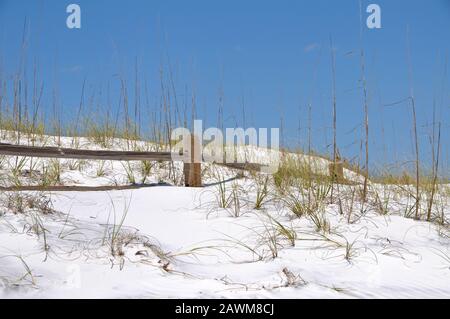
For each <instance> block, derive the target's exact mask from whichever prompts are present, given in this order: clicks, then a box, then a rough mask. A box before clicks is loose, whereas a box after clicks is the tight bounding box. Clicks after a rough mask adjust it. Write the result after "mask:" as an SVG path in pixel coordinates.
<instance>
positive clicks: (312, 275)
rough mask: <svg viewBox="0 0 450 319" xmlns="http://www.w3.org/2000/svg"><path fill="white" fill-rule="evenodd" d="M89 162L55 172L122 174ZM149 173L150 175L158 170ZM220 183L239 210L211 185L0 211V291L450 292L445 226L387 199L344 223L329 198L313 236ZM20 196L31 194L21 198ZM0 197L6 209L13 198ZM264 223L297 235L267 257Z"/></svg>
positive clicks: (94, 180)
mask: <svg viewBox="0 0 450 319" xmlns="http://www.w3.org/2000/svg"><path fill="white" fill-rule="evenodd" d="M66 143H69V142H68V141H66ZM85 143H86V145H87V144H88V142H87V141H85ZM95 165H97V164H95ZM95 165H94V164H91V165H87V166H86V169H84V170H70V169H68V168H67V167H65V166H63V172H62V176H63V180H64V181H65V182H66V183H67V184H72V185H105V184H106V185H109V184H110V183H111V180H114V183H117V182H119V181H120V182H124V181H125V180H126V179H125V177H124V176H123V175H121V174H125V172H124V171H123V167H122V170H121V169H120V164H117V163H116V164H110V163H109V164H107V166H106V168H105V170H106V174H105V176H102V177H98V176H96V170H97V168H96V167H95ZM111 165H116V166H111ZM325 165H326V163H325ZM325 167H326V166H325ZM136 170H137V169H136ZM2 174H3V175H5V174H8V166H4V168H3V171H2ZM224 174H225V175H226V176H227V177H233V176H234V175H233V174H234V173H233V172H231V171H225V172H224ZM152 178H153V179H154V180H152V181H156V182H157V181H158V179H160V178H161V176H159V177H152ZM206 181H207V182H212V181H213V180H209V181H208V179H206ZM225 185H226V186H227V187H230V186H231V185H238V186H239V187H242V189H245V190H246V191H245V192H243V193H242V196H243V198H244V199H243V205H242V208H241V214H242V216H240V217H238V218H235V217H232V216H231V214H230V211H229V210H225V209H219V208H217V203H216V195H217V194H218V189H217V187H218V186H217V185H214V184H213V185H211V186H208V187H205V188H202V189H193V188H184V187H176V186H155V187H149V188H144V189H139V190H128V191H110V192H80V193H76V192H60V193H58V192H55V193H51V194H45V196H47V198H49V199H51V203H52V205H53V208H54V210H55V212H54V213H52V214H48V215H44V214H42V213H37V212H35V211H33V210H30V211H29V212H27V213H21V214H13V213H12V211H11V209H8V208H5V207H3V208H2V209H1V210H0V298H18V297H21V298H130V297H133V298H161V297H169V298H179V297H182V298H204V297H213V298H219V297H225V298H265V297H268V298H354V297H363V298H373V297H375V298H392V297H397V298H435V297H437V298H449V297H450V259H449V256H450V238H449V229H448V226H447V228H439V227H438V226H436V225H434V224H431V223H427V222H417V221H414V220H412V219H407V218H404V217H402V216H400V213H401V209H400V208H399V209H397V210H396V209H395V207H392V213H391V214H389V215H386V216H381V215H379V214H377V213H376V212H373V211H368V212H366V213H364V214H363V216H361V218H359V219H358V220H357V221H356V222H354V223H352V224H348V223H347V220H346V217H345V216H343V215H340V214H339V213H338V209H337V206H336V205H328V206H327V208H326V217H327V219H328V220H329V223H330V225H331V231H330V233H328V234H326V235H323V234H321V233H319V232H316V230H315V227H314V225H313V224H312V222H311V221H310V220H309V219H307V218H297V219H293V218H292V217H291V216H292V214H290V213H289V212H288V211H287V210H286V209H285V208H283V207H281V206H280V205H279V204H277V203H276V202H270V203H267V204H266V206H265V208H264V210H262V211H257V210H254V209H252V205H251V201H252V199H253V198H254V195H255V194H254V193H255V192H254V189H252V181H251V180H249V179H240V180H230V181H228V182H226V184H225ZM27 194H30V195H33V196H38V195H39V194H37V193H23V194H22V195H24V196H26V195H27ZM0 196H1V200H2V201H3V204H4V205H2V206H7V205H5V204H6V202H7V198H8V196H14V194H0ZM245 201H247V202H245ZM446 209H447V211H446V213H447V214H448V206H446ZM273 219H276V221H277V222H279V223H281V224H283V225H285V226H286V227H288V228H291V229H292V230H295V232H296V233H297V239H296V240H295V242H294V245H292V243H291V242H290V241H289V240H287V239H286V238H283V237H282V236H275V238H276V239H275V240H276V248H277V249H276V251H277V256H276V258H274V256H273V254H274V251H273V245H271V239H273V238H274V237H273V236H272V237H271V235H273V234H275V233H276V223H275V222H274V221H273ZM121 221H123V225H122V226H117V225H120V224H121ZM113 225H116V226H113ZM39 227H40V228H39ZM36 228H37V229H36ZM43 229H45V231H43ZM114 235H116V237H114ZM112 238H115V241H114V243H113V239H112ZM112 248H113V249H115V256H113V255H112V253H111V249H112ZM271 248H272V250H271Z"/></svg>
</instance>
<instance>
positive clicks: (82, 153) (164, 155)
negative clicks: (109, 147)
mask: <svg viewBox="0 0 450 319" xmlns="http://www.w3.org/2000/svg"><path fill="white" fill-rule="evenodd" d="M0 155H8V156H28V157H45V158H68V159H87V160H102V161H104V160H111V161H171V160H172V153H170V152H128V151H101V150H81V149H71V148H61V147H37V146H23V145H12V144H0Z"/></svg>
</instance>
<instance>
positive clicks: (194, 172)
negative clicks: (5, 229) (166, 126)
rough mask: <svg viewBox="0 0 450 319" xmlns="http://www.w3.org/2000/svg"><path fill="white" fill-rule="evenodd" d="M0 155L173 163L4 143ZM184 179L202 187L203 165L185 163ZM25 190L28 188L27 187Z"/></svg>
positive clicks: (142, 155)
mask: <svg viewBox="0 0 450 319" xmlns="http://www.w3.org/2000/svg"><path fill="white" fill-rule="evenodd" d="M193 149H195V148H193ZM0 155H3V156H23V157H40V158H62V159H85V160H103V161H104V160H108V161H173V157H172V155H173V154H172V153H171V152H134V151H131V152H130V151H104V150H82V149H71V148H61V147H37V146H25V145H13V144H4V143H0ZM219 165H222V166H226V167H229V168H234V169H241V170H254V171H259V170H260V168H261V167H262V165H260V164H255V163H223V164H219ZM184 177H185V181H184V184H185V186H187V187H201V186H202V180H201V163H184ZM20 188H21V187H8V188H5V189H8V190H19V189H20ZM24 189H28V188H27V187H26V186H25V187H24ZM30 189H31V188H30Z"/></svg>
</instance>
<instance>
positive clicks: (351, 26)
mask: <svg viewBox="0 0 450 319" xmlns="http://www.w3.org/2000/svg"><path fill="white" fill-rule="evenodd" d="M70 3H76V4H79V5H80V6H81V10H82V28H81V29H80V30H70V29H68V28H67V27H66V24H65V21H66V18H67V15H68V14H67V13H66V6H67V5H68V4H70ZM362 3H363V7H364V8H365V7H367V5H368V4H370V3H377V4H379V5H380V6H381V9H382V29H379V30H369V29H367V28H366V27H364V28H363V39H362V42H361V41H360V36H359V30H360V23H359V19H360V18H359V1H358V0H342V1H331V0H315V1H312V0H311V1H310V0H304V1H300V0H296V1H287V0H283V1H265V0H258V1H253V0H248V1H236V0H227V1H199V0H192V1H174V0H172V1H170V0H165V1H154V0H145V1H144V0H142V1H139V0H129V1H106V0H95V1H93V0H89V1H86V0H78V1H76V0H72V1H61V0H53V1H51V0H36V1H23V0H14V1H12V0H0V59H1V60H0V61H1V64H0V66H1V68H2V73H3V74H6V75H8V76H11V75H12V74H14V72H17V70H18V68H19V64H20V52H21V49H20V48H21V39H22V34H23V26H24V21H25V19H26V20H27V25H28V27H27V29H28V42H27V43H28V45H27V49H26V57H27V59H26V60H27V68H28V70H29V71H28V72H29V73H31V72H32V71H31V70H32V68H33V67H32V66H33V61H38V68H39V73H40V76H41V79H42V81H43V82H44V84H45V95H44V101H46V103H45V105H46V108H47V109H48V110H49V109H50V105H51V103H50V101H51V95H52V90H53V89H56V90H57V92H58V93H59V101H60V103H61V108H62V113H63V116H64V117H65V118H67V119H69V118H70V117H71V115H73V114H74V113H75V112H76V110H77V107H78V103H79V100H80V91H81V86H82V83H83V80H84V79H86V83H87V93H86V94H87V95H89V94H92V92H96V91H97V92H99V91H100V88H104V87H105V86H106V85H107V83H108V82H109V83H110V85H111V88H112V91H113V92H112V94H111V95H112V98H117V99H118V97H119V93H118V92H117V91H118V85H117V76H116V75H117V74H122V75H124V76H125V77H126V78H127V79H128V80H129V82H130V84H131V83H132V82H133V79H134V66H135V61H136V59H137V61H138V65H139V76H140V79H141V81H143V79H144V78H145V79H147V83H148V88H149V92H150V99H151V103H150V104H151V105H152V106H154V107H156V105H157V103H158V101H159V95H160V83H159V69H160V66H161V65H164V67H165V68H166V69H167V66H168V60H170V65H171V68H172V70H173V74H174V76H173V77H174V85H175V88H176V92H177V95H178V96H179V100H180V101H181V100H186V98H188V99H190V98H191V95H192V92H193V91H195V94H196V97H197V105H198V114H199V116H198V117H199V118H202V119H204V120H206V121H207V125H215V124H216V118H217V105H218V100H219V90H220V88H221V87H222V88H223V92H224V98H225V99H224V107H225V118H226V120H227V122H226V125H227V126H234V125H235V123H236V122H237V124H238V125H242V122H243V116H242V105H243V104H244V108H245V125H246V126H254V127H279V126H280V118H283V128H284V134H283V140H284V142H285V144H286V145H289V146H291V147H294V146H298V145H301V146H305V143H306V139H307V129H306V128H307V124H308V121H307V120H308V114H307V105H308V103H309V102H311V105H312V130H313V144H314V147H315V149H317V150H318V151H321V152H329V151H330V148H329V145H330V143H331V136H332V135H331V133H332V131H331V125H332V122H331V110H332V109H331V107H332V106H331V63H330V61H331V57H330V43H329V42H330V36H331V37H332V39H333V43H334V47H335V50H336V81H337V84H336V85H337V108H338V143H339V146H340V150H341V153H342V154H344V155H345V156H347V157H349V158H352V157H355V156H358V154H359V142H360V139H361V138H362V135H361V134H362V131H361V129H362V128H361V123H362V120H363V99H362V89H361V85H360V83H359V79H360V59H359V50H360V48H361V47H363V48H364V50H365V53H366V68H367V70H366V73H367V74H366V77H367V86H368V90H369V108H370V125H371V126H370V137H371V143H370V148H371V153H372V159H371V160H372V163H373V164H375V165H376V164H381V163H384V162H386V161H387V162H399V161H407V160H410V159H412V158H413V146H412V139H411V136H412V135H411V134H412V132H411V112H410V108H409V107H408V105H407V104H405V103H403V104H399V105H397V106H395V107H386V106H384V105H386V104H389V103H392V102H396V101H399V100H402V99H404V98H406V97H407V96H408V94H409V81H408V64H407V61H406V57H407V45H406V28H407V25H409V28H410V43H411V45H410V46H411V56H412V58H411V60H412V69H413V87H414V90H415V96H416V100H417V101H416V104H417V113H418V115H417V116H418V122H419V123H418V124H419V126H420V127H419V134H420V137H421V148H422V152H421V153H422V154H421V155H422V156H423V159H424V160H426V159H428V158H429V155H430V145H429V139H428V134H429V133H430V131H431V127H430V124H431V122H432V109H433V101H435V105H436V114H437V118H438V119H439V120H440V121H442V141H443V151H442V155H443V158H442V161H443V162H444V163H445V165H444V166H443V167H445V168H444V169H448V162H449V160H448V159H449V146H450V141H449V138H448V137H449V134H448V132H449V129H450V122H449V118H450V94H449V91H450V89H449V85H450V81H449V80H450V79H449V73H448V72H446V68H445V65H446V60H447V59H448V58H450V1H448V0H433V1H426V2H425V1H420V0H415V1H411V0H409V1H406V0H396V1H382V0H373V1H371V2H368V1H363V2H362ZM367 16H368V14H366V13H365V10H364V15H363V17H364V20H365V19H366V17H367ZM114 83H116V84H114ZM114 90H116V92H114ZM130 90H132V88H131V87H130ZM131 92H132V91H131ZM186 92H187V93H188V94H187V95H188V97H187V96H185V93H186ZM180 103H181V102H180ZM144 124H145V123H144Z"/></svg>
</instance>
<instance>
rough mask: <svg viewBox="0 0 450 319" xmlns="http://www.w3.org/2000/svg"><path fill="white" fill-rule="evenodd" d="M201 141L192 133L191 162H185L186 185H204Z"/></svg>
mask: <svg viewBox="0 0 450 319" xmlns="http://www.w3.org/2000/svg"><path fill="white" fill-rule="evenodd" d="M201 151H202V150H201V145H200V141H199V139H198V138H197V136H195V135H191V153H190V154H189V155H190V159H191V160H190V163H186V162H184V164H183V165H184V167H183V168H184V185H185V186H186V187H201V186H202V164H201V163H200V162H201V160H202V154H201Z"/></svg>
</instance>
